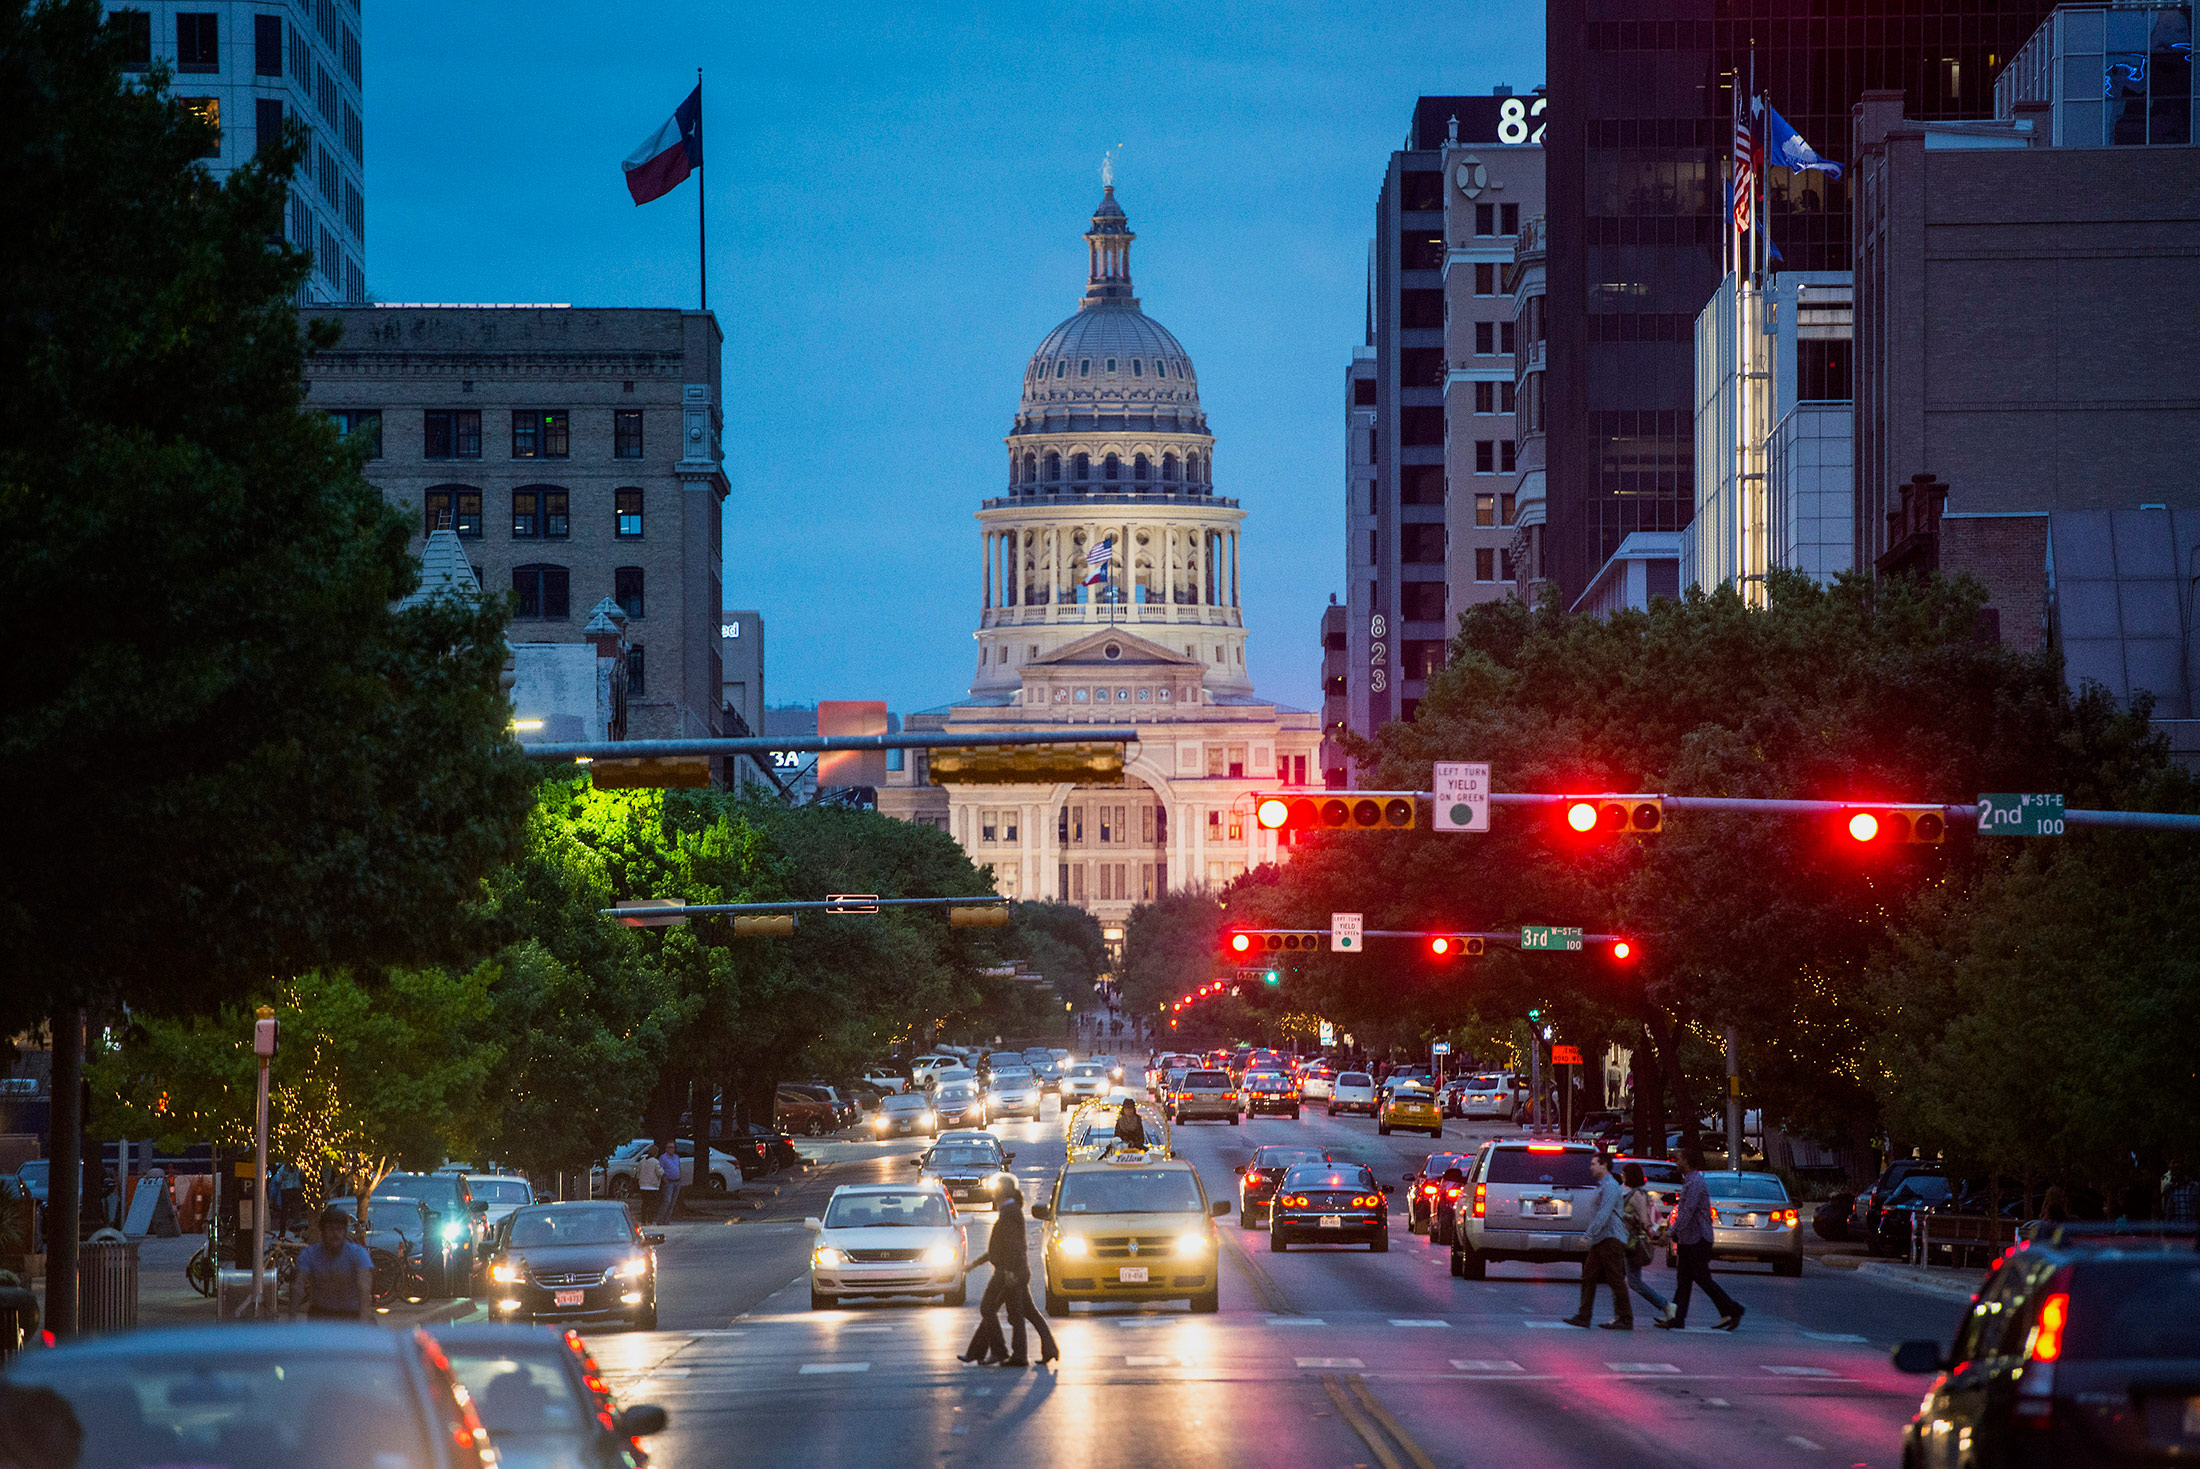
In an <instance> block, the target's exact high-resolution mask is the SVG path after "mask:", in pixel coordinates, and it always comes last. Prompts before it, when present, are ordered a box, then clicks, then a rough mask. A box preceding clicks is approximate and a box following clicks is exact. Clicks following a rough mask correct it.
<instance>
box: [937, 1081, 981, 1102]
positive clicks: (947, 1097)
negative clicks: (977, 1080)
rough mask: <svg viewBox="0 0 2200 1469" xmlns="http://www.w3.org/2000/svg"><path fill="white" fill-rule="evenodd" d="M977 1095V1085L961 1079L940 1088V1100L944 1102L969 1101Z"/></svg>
mask: <svg viewBox="0 0 2200 1469" xmlns="http://www.w3.org/2000/svg"><path fill="white" fill-rule="evenodd" d="M977 1095H978V1089H977V1088H976V1087H974V1086H970V1085H968V1084H966V1083H964V1082H959V1081H958V1082H954V1083H952V1084H950V1085H948V1086H943V1087H941V1088H940V1100H941V1101H943V1102H967V1101H970V1100H972V1099H973V1098H975V1097H976V1096H977Z"/></svg>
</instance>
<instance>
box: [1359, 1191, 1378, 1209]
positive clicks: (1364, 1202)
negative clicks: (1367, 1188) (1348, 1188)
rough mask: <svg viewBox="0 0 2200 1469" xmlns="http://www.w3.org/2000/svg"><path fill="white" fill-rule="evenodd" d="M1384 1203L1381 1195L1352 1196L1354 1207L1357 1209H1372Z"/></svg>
mask: <svg viewBox="0 0 2200 1469" xmlns="http://www.w3.org/2000/svg"><path fill="white" fill-rule="evenodd" d="M1382 1201H1383V1196H1382V1195H1381V1194H1366V1195H1360V1194H1354V1195H1353V1196H1352V1207H1353V1208H1355V1209H1372V1208H1374V1207H1375V1206H1376V1205H1378V1204H1380V1203H1381V1202H1382Z"/></svg>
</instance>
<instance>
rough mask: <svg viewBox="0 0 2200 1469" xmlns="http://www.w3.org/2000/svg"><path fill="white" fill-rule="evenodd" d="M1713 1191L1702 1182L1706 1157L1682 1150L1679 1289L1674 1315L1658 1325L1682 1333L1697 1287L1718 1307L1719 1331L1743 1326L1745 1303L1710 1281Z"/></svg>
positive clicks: (1676, 1247)
mask: <svg viewBox="0 0 2200 1469" xmlns="http://www.w3.org/2000/svg"><path fill="white" fill-rule="evenodd" d="M1711 1242H1712V1220H1711V1190H1710V1189H1709V1188H1708V1187H1706V1186H1705V1184H1704V1181H1703V1155H1702V1154H1701V1153H1699V1152H1697V1151H1696V1150H1695V1149H1694V1148H1683V1149H1681V1197H1680V1202H1679V1203H1678V1204H1676V1205H1675V1206H1674V1209H1673V1252H1674V1254H1675V1255H1677V1256H1678V1257H1679V1258H1678V1260H1677V1263H1678V1264H1679V1266H1680V1277H1681V1281H1680V1286H1679V1288H1678V1289H1676V1290H1675V1291H1674V1292H1673V1314H1672V1315H1670V1316H1668V1317H1666V1318H1665V1319H1664V1320H1663V1321H1660V1322H1658V1323H1656V1324H1657V1325H1659V1326H1662V1327H1664V1328H1665V1329H1666V1330H1668V1331H1679V1330H1680V1329H1681V1328H1682V1327H1683V1326H1685V1325H1687V1323H1688V1296H1689V1292H1690V1291H1691V1289H1693V1288H1694V1287H1696V1286H1699V1285H1700V1286H1702V1287H1703V1293H1704V1294H1705V1295H1707V1296H1709V1297H1711V1304H1712V1305H1714V1306H1716V1307H1718V1308H1719V1322H1718V1325H1719V1329H1720V1330H1721V1331H1732V1330H1733V1329H1734V1328H1735V1327H1737V1326H1739V1325H1741V1324H1742V1303H1741V1302H1740V1301H1737V1300H1735V1299H1734V1298H1733V1297H1732V1296H1730V1295H1728V1294H1727V1293H1726V1292H1725V1291H1723V1290H1721V1289H1720V1288H1719V1283H1718V1282H1717V1281H1715V1280H1713V1279H1712V1278H1711Z"/></svg>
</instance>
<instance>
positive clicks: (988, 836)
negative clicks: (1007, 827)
mask: <svg viewBox="0 0 2200 1469" xmlns="http://www.w3.org/2000/svg"><path fill="white" fill-rule="evenodd" d="M993 819H994V813H993V812H991V811H980V812H979V813H978V840H979V841H981V842H997V841H999V840H1000V839H1001V837H1000V833H999V831H998V830H997V829H996V828H995V827H994V825H993Z"/></svg>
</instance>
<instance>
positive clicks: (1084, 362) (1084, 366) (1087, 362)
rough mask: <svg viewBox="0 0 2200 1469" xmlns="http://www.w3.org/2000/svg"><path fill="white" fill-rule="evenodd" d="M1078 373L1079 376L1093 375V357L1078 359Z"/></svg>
mask: <svg viewBox="0 0 2200 1469" xmlns="http://www.w3.org/2000/svg"><path fill="white" fill-rule="evenodd" d="M1077 375H1078V376H1079V377H1091V376H1092V359H1091V358H1090V357H1080V358H1078V359H1077Z"/></svg>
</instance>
